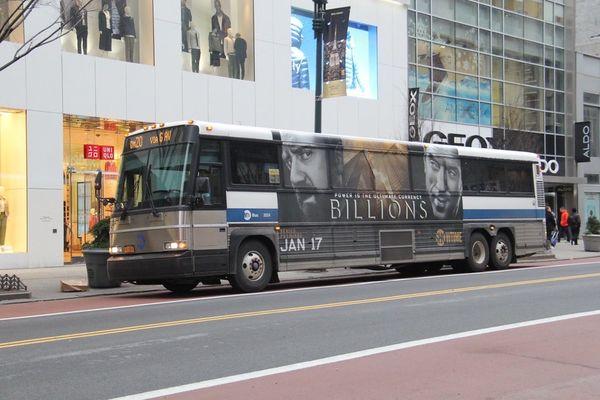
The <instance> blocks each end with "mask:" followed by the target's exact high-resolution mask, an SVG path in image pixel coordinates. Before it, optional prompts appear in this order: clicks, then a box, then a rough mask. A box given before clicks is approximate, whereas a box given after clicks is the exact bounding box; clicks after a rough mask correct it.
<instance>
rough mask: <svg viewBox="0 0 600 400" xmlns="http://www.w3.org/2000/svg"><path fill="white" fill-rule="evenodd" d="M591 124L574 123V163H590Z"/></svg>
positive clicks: (587, 122)
mask: <svg viewBox="0 0 600 400" xmlns="http://www.w3.org/2000/svg"><path fill="white" fill-rule="evenodd" d="M591 139H592V124H591V123H590V121H585V122H576V123H575V161H576V162H578V163H580V162H590V161H591V160H590V151H591Z"/></svg>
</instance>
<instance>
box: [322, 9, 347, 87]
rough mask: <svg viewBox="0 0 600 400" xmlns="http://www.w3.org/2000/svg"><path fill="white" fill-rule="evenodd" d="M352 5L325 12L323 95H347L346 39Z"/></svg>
mask: <svg viewBox="0 0 600 400" xmlns="http://www.w3.org/2000/svg"><path fill="white" fill-rule="evenodd" d="M349 20H350V7H343V8H335V9H332V10H327V11H326V12H325V31H324V32H323V46H324V49H325V51H324V54H323V61H324V63H323V86H324V87H323V97H324V98H327V97H340V96H346V41H347V37H348V23H349Z"/></svg>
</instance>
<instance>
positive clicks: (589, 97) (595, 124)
mask: <svg viewBox="0 0 600 400" xmlns="http://www.w3.org/2000/svg"><path fill="white" fill-rule="evenodd" d="M583 120H584V121H590V123H591V126H592V157H600V131H599V129H600V95H598V94H594V93H584V94H583Z"/></svg>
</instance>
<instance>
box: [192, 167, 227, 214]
mask: <svg viewBox="0 0 600 400" xmlns="http://www.w3.org/2000/svg"><path fill="white" fill-rule="evenodd" d="M222 179H223V178H222V174H221V167H220V166H215V165H199V166H198V174H197V175H196V181H195V184H194V195H195V196H196V197H197V198H201V199H202V205H203V206H219V205H223V186H222Z"/></svg>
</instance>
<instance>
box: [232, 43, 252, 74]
mask: <svg viewBox="0 0 600 400" xmlns="http://www.w3.org/2000/svg"><path fill="white" fill-rule="evenodd" d="M233 47H234V48H235V57H236V59H237V63H238V65H237V72H238V76H237V78H238V79H244V78H245V77H246V58H247V57H248V54H247V51H248V43H247V42H246V40H245V39H244V38H242V35H241V34H240V33H236V34H235V42H234V43H233Z"/></svg>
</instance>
